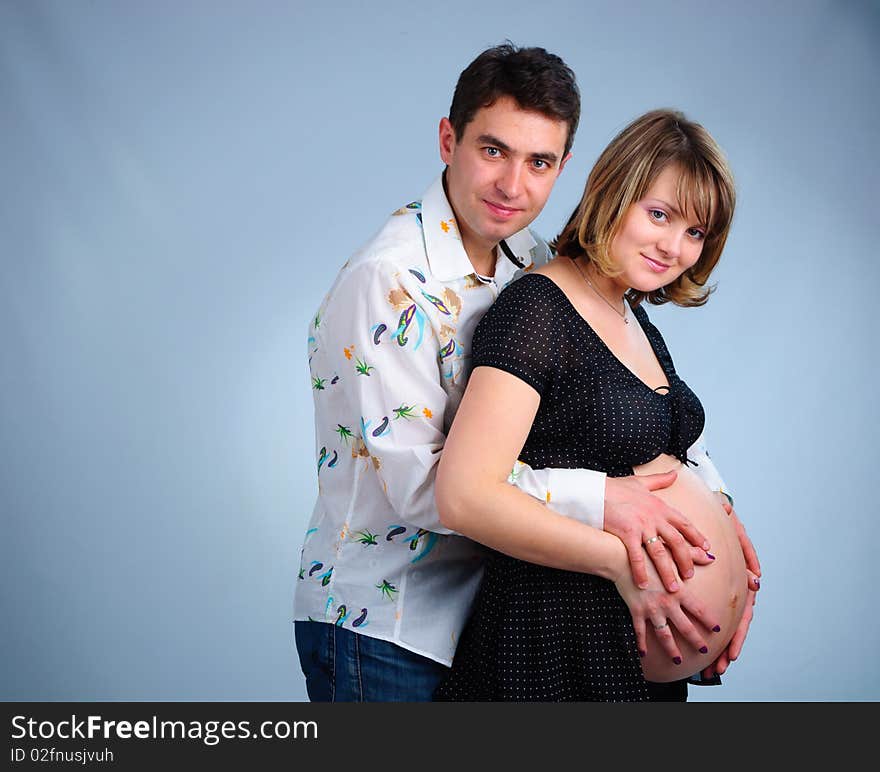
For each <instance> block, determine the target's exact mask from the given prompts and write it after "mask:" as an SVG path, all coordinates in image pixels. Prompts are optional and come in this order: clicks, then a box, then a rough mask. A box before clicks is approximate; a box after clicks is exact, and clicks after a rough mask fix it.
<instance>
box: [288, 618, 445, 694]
mask: <svg viewBox="0 0 880 772" xmlns="http://www.w3.org/2000/svg"><path fill="white" fill-rule="evenodd" d="M294 635H295V637H296V649H297V651H298V652H299V663H300V667H302V671H303V674H304V675H305V677H306V689H307V690H308V693H309V700H311V701H312V702H430V701H431V695H432V694H433V693H434V689H435V688H436V687H437V684H439V683H440V681H441V679H442V678H443V677H444V676H445V675H446V674H447V673H448V672H449V668H447V667H446V666H445V665H441V664H440V663H439V662H435V661H434V660H432V659H428V658H427V657H423V656H421V655H419V654H415V653H414V652H411V651H409V650H407V649H404V648H402V647H401V646H398V645H397V644H394V643H389V642H388V641H382V640H380V639H378V638H371V637H369V636H367V635H361V634H359V633H354V632H352V631H351V630H346V629H345V628H344V627H337V626H336V625H331V624H329V623H326V622H294Z"/></svg>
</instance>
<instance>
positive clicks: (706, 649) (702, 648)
mask: <svg viewBox="0 0 880 772" xmlns="http://www.w3.org/2000/svg"><path fill="white" fill-rule="evenodd" d="M708 653H709V647H708V646H700V654H708Z"/></svg>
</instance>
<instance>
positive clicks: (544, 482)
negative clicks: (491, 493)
mask: <svg viewBox="0 0 880 772" xmlns="http://www.w3.org/2000/svg"><path fill="white" fill-rule="evenodd" d="M508 482H510V483H512V484H514V485H516V487H517V488H519V489H520V490H522V491H524V492H525V493H528V494H529V495H530V496H534V497H535V498H536V499H539V500H540V501H543V502H544V503H545V504H546V505H547V506H548V507H549V508H550V509H552V510H553V511H554V512H557V513H559V514H560V515H565V516H566V517H570V518H572V519H573V520H579V521H580V522H582V523H586V524H587V525H590V526H592V527H593V528H598V529H599V530H603V529H604V527H605V473H604V472H597V471H594V470H592V469H532V468H531V467H530V466H528V464H524V463H523V462H522V461H517V462H516V463H515V464H514V466H513V471H511V473H510V477H508Z"/></svg>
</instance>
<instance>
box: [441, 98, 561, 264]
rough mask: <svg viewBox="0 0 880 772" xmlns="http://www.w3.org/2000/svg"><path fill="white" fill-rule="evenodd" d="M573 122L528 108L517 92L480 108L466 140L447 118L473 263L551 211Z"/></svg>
mask: <svg viewBox="0 0 880 772" xmlns="http://www.w3.org/2000/svg"><path fill="white" fill-rule="evenodd" d="M567 136H568V124H567V123H566V122H565V121H558V120H555V119H553V118H549V117H547V116H546V115H542V114H541V113H536V112H532V111H527V110H523V109H521V108H520V107H519V106H518V105H517V103H516V102H515V101H514V100H513V99H512V98H510V97H502V98H500V99H499V100H498V101H497V102H495V104H493V105H492V106H491V107H483V108H481V109H480V110H478V111H477V114H476V115H475V116H474V119H473V120H472V121H471V122H470V123H469V124H468V125H467V126H466V127H465V130H464V135H463V136H462V138H461V141H456V139H455V131H454V130H453V128H452V124H450V123H449V120H448V119H447V118H443V119H442V120H441V121H440V157H441V158H442V159H443V162H444V163H445V164H446V165H447V166H448V167H449V168H448V170H447V172H446V188H447V191H446V192H447V195H448V196H449V202H450V204H452V208H453V210H454V211H455V216H456V223H457V225H458V231H459V233H460V234H461V238H462V242H463V243H464V247H465V250H466V251H467V253H468V256H469V257H470V258H471V260H472V261H473V260H475V259H477V260H480V259H483V258H484V257H485V256H486V255H487V253H488V252H491V250H493V249H494V248H495V246H496V245H497V244H498V242H499V241H501V239H505V238H507V237H508V236H512V235H513V234H514V233H516V232H517V231H519V230H522V229H523V228H525V227H526V226H527V225H529V223H531V222H532V221H533V220H534V219H535V218H536V217H537V216H538V215H539V214H540V213H541V210H542V209H543V208H544V204H545V203H546V202H547V197H548V196H549V195H550V191H551V190H552V189H553V183H554V182H556V178H557V177H558V176H559V173H560V172H561V171H562V167H563V166H564V165H565V163H566V161H567V160H568V159H569V158H570V156H571V154H569V155H568V156H565V157H563V152H564V149H565V140H566V138H567Z"/></svg>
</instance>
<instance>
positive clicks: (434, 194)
mask: <svg viewBox="0 0 880 772" xmlns="http://www.w3.org/2000/svg"><path fill="white" fill-rule="evenodd" d="M422 228H423V230H424V234H425V253H426V254H427V256H428V266H429V267H430V269H431V273H433V274H434V276H435V277H437V279H438V280H439V281H452V280H453V279H461V278H464V277H465V276H469V275H470V274H472V273H474V266H473V265H472V264H471V261H470V258H468V256H467V252H465V250H464V244H462V243H461V236H460V235H459V233H458V228H457V227H456V224H455V214H454V213H453V211H452V206H451V205H450V203H449V199H447V198H446V191H445V190H444V189H443V175H442V174H441V175H440V176H439V177H438V178H437V179H436V180H434V182H433V184H432V185H431V187H430V188H428V190H427V191H426V192H425V195H424V196H422ZM504 241H505V243H506V244H507V247H508V249H509V250H510V252H511V254H512V255H513V256H514V257H515V258H516V260H517V261H519V263H521V264H522V265H521V266H519V265H515V264H514V263H513V262H512V261H511V260H510V259H509V258H508V257H507V255H505V253H504V251H503V250H502V248H501V246H499V247H496V250H495V254H496V262H495V278H496V281H497V282H502V283H503V282H504V281H505V280H507V279H508V278H510V276H512V275H513V273H514V272H515V271H516V270H517V269H518V268H520V267H522V268H524V269H526V270H527V269H528V268H530V267H531V265H532V254H531V250H532V248H533V247H535V246H536V245H537V243H538V242H537V241H536V240H535V237H534V236H532V234H531V233H530V232H529V229H528V228H523V229H522V230H521V231H517V232H516V233H514V234H513V235H512V236H509V237H508V238H506V239H505V240H504Z"/></svg>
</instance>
